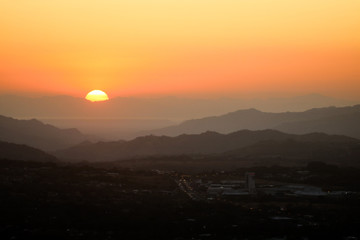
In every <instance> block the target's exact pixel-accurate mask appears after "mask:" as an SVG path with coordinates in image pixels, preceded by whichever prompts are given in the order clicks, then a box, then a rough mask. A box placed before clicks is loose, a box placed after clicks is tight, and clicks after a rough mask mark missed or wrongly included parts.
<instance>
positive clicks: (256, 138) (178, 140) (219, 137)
mask: <svg viewBox="0 0 360 240" xmlns="http://www.w3.org/2000/svg"><path fill="white" fill-rule="evenodd" d="M287 139H293V140H297V141H302V142H331V143H336V144H348V143H358V142H359V141H358V140H356V139H353V138H349V137H345V136H330V135H326V134H320V133H319V134H307V135H293V134H286V133H282V132H279V131H275V130H262V131H249V130H243V131H238V132H234V133H230V134H219V133H216V132H205V133H202V134H199V135H180V136H177V137H166V136H145V137H139V138H136V139H134V140H132V141H118V142H99V143H94V144H91V143H89V144H81V145H78V146H74V147H71V148H68V149H65V150H60V151H57V152H55V153H54V154H55V155H56V156H57V157H58V158H59V159H65V160H78V161H79V160H88V161H113V160H118V159H127V158H136V157H144V156H163V155H169V156H170V155H187V154H190V155H191V154H215V153H223V152H228V151H231V150H236V149H239V148H242V147H246V146H250V145H252V144H255V143H258V142H262V141H268V140H274V141H283V140H287Z"/></svg>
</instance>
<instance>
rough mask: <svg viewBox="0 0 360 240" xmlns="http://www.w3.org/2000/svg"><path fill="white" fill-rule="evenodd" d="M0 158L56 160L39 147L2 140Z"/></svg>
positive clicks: (0, 142)
mask: <svg viewBox="0 0 360 240" xmlns="http://www.w3.org/2000/svg"><path fill="white" fill-rule="evenodd" d="M0 159H8V160H23V161H40V162H48V161H55V160H56V158H55V157H54V156H52V155H50V154H47V153H45V152H43V151H41V150H39V149H36V148H32V147H29V146H26V145H20V144H15V143H8V142H3V141H0Z"/></svg>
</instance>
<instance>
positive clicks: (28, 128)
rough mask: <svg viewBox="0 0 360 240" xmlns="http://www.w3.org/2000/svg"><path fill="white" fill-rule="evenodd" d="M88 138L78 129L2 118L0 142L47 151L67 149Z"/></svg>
mask: <svg viewBox="0 0 360 240" xmlns="http://www.w3.org/2000/svg"><path fill="white" fill-rule="evenodd" d="M86 139H87V137H86V136H85V135H83V134H82V133H81V132H79V131H78V130H77V129H74V128H72V129H59V128H56V127H54V126H52V125H48V124H44V123H42V122H40V121H38V120H36V119H32V120H18V119H14V118H10V117H5V116H0V140H1V141H6V142H12V143H17V144H26V145H28V146H31V147H35V148H39V149H42V150H45V151H49V150H56V149H61V148H66V147H69V146H72V145H75V144H78V143H80V142H82V141H85V140H86Z"/></svg>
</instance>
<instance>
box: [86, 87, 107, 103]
mask: <svg viewBox="0 0 360 240" xmlns="http://www.w3.org/2000/svg"><path fill="white" fill-rule="evenodd" d="M85 99H86V100H89V101H91V102H100V101H106V100H109V97H108V95H107V94H106V93H105V92H103V91H101V90H92V91H91V92H89V93H88V94H87V95H86V97H85Z"/></svg>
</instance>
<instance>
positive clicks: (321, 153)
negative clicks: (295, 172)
mask: <svg viewBox="0 0 360 240" xmlns="http://www.w3.org/2000/svg"><path fill="white" fill-rule="evenodd" d="M333 140H335V138H333ZM227 154H228V155H229V156H236V157H238V158H247V159H256V160H257V161H259V160H260V159H274V158H275V159H286V161H291V160H294V161H299V160H304V161H305V162H308V161H309V160H316V161H325V162H327V163H329V162H334V163H341V162H346V163H347V164H349V163H350V162H351V161H352V160H356V161H357V162H358V163H357V164H359V157H360V142H351V141H340V142H338V141H302V140H301V139H287V140H277V141H275V140H269V141H262V142H258V143H255V144H253V145H250V146H247V147H244V148H240V149H237V150H234V151H231V152H228V153H227Z"/></svg>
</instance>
